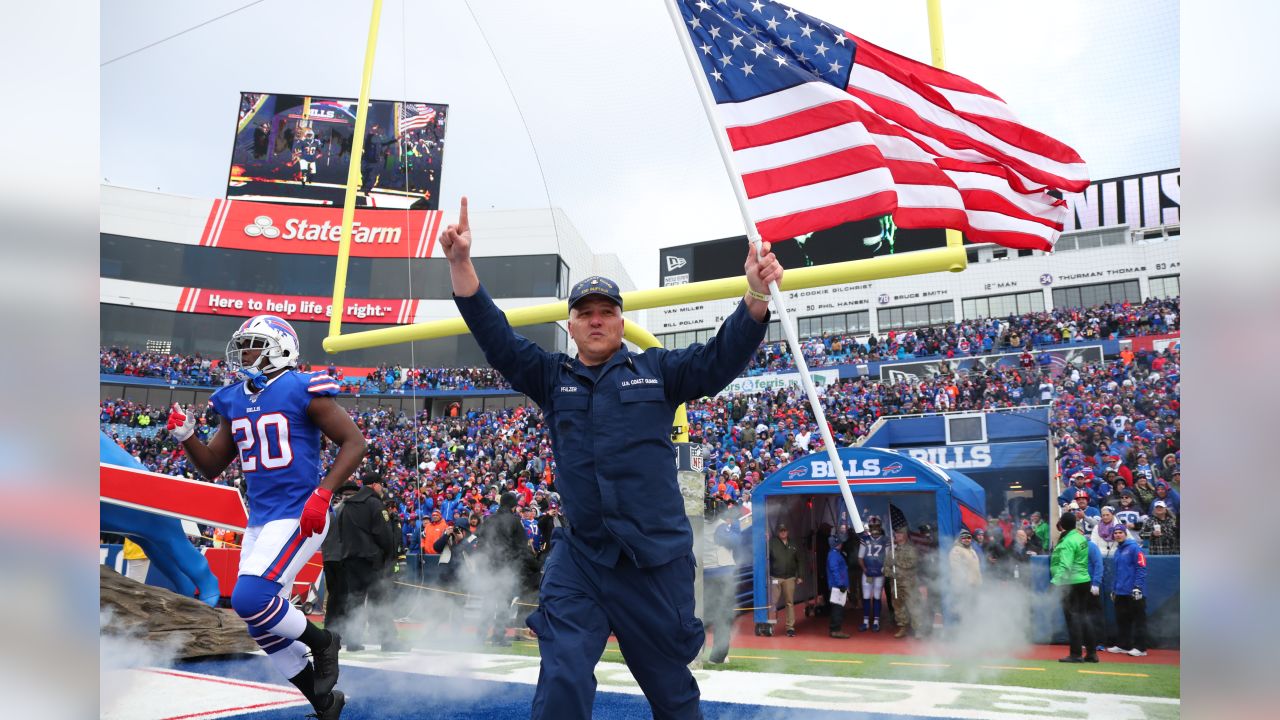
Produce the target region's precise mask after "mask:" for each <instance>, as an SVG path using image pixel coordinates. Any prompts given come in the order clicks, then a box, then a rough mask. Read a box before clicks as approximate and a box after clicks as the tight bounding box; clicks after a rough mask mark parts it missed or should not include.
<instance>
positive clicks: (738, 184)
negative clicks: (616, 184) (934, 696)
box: [665, 0, 866, 536]
mask: <svg viewBox="0 0 1280 720" xmlns="http://www.w3.org/2000/svg"><path fill="white" fill-rule="evenodd" d="M665 3H666V6H667V14H668V15H670V16H671V23H672V25H674V26H675V30H676V37H678V38H679V40H680V48H681V50H683V51H684V59H685V63H686V64H688V66H689V72H690V73H692V74H693V82H694V85H696V86H697V88H698V97H699V98H700V99H701V100H702V109H703V111H704V112H705V113H706V116H707V121H708V122H710V123H711V126H712V130H713V133H712V134H713V135H715V138H716V147H718V148H719V149H720V159H721V160H722V161H724V167H725V170H726V171H727V172H728V174H729V183H730V184H731V185H732V186H733V194H734V196H735V197H736V198H737V200H738V210H739V211H740V212H741V213H742V223H743V225H744V226H746V229H747V240H748V241H749V242H750V243H751V246H752V247H754V248H755V249H756V252H757V253H760V247H761V246H760V232H759V231H758V230H757V229H756V224H755V221H753V220H752V219H751V213H750V211H749V210H748V209H747V191H746V188H745V187H744V186H743V184H742V175H741V174H739V172H738V170H737V167H736V166H735V164H734V161H733V153H732V150H731V149H730V147H729V144H728V136H727V135H726V133H725V129H724V127H723V126H721V124H720V122H719V121H718V120H717V119H716V114H715V112H714V111H713V110H712V108H714V107H715V100H714V99H713V98H712V97H711V90H710V88H709V87H708V86H707V81H706V78H705V76H704V75H703V73H702V69H701V67H700V66H699V63H698V59H697V56H696V55H695V54H694V48H693V41H692V39H691V38H690V37H689V33H687V32H685V29H684V25H683V20H682V19H681V15H680V10H679V9H678V8H676V5H675V0H665ZM769 294H770V295H772V296H773V308H774V310H776V311H777V313H778V319H779V321H781V324H782V330H783V332H784V333H785V334H786V336H787V346H788V347H789V348H791V355H792V357H794V358H795V361H796V369H797V370H799V371H800V382H801V384H803V385H804V392H805V395H806V396H808V398H809V407H810V408H812V409H813V416H814V418H815V419H816V421H817V424H818V432H819V433H821V434H822V442H823V444H824V445H825V446H826V449H827V457H828V458H829V459H830V460H831V466H832V467H833V468H835V472H836V480H837V481H838V482H839V484H840V494H841V495H842V496H843V497H844V504H845V506H846V507H847V508H848V509H849V518H850V522H852V523H853V531H854V532H855V533H857V534H858V535H860V536H861V535H864V534H865V533H866V529H865V528H864V527H863V524H862V516H861V515H859V514H858V506H857V503H855V502H854V500H853V492H852V491H850V490H849V480H848V479H847V478H846V477H845V475H844V464H843V463H842V462H841V461H840V453H839V452H838V451H837V449H836V444H835V440H834V439H833V438H832V437H831V428H830V427H828V426H827V416H826V414H825V413H824V412H823V410H822V403H821V401H820V400H819V399H818V391H817V389H816V388H815V387H814V384H813V377H812V376H811V375H810V374H809V366H808V364H807V363H806V362H805V359H804V353H803V352H801V349H800V340H799V338H798V337H797V336H796V328H795V326H794V325H792V324H791V318H790V316H789V315H790V314H789V313H788V312H787V303H786V296H785V295H783V294H782V291H781V289H779V288H778V284H777V283H776V282H770V283H769Z"/></svg>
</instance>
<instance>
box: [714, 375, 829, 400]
mask: <svg viewBox="0 0 1280 720" xmlns="http://www.w3.org/2000/svg"><path fill="white" fill-rule="evenodd" d="M809 376H810V377H812V378H813V384H814V386H815V387H822V386H823V385H827V384H830V383H833V382H835V381H836V380H838V379H840V373H838V372H811V373H809ZM799 387H803V384H802V383H801V382H800V373H777V374H770V375H756V376H754V377H741V378H737V379H735V380H734V381H733V382H731V383H729V385H728V387H726V388H725V389H724V390H721V391H720V395H728V394H729V393H758V392H764V391H766V390H781V389H786V388H799Z"/></svg>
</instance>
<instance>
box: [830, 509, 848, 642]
mask: <svg viewBox="0 0 1280 720" xmlns="http://www.w3.org/2000/svg"><path fill="white" fill-rule="evenodd" d="M828 542H829V543H830V545H831V549H830V550H828V551H827V586H828V587H830V588H831V591H832V592H831V597H832V600H831V603H830V606H831V622H830V623H829V625H828V629H829V631H830V634H831V637H833V638H838V639H841V640H844V639H848V638H849V633H847V632H845V631H844V604H845V602H847V601H848V599H849V565H848V564H847V562H846V561H845V556H844V547H843V546H844V541H843V538H842V537H841V536H840V535H838V534H832V535H831V537H830V538H828ZM836 591H839V592H840V594H841V597H840V600H841V602H836Z"/></svg>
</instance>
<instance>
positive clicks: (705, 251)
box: [658, 215, 947, 286]
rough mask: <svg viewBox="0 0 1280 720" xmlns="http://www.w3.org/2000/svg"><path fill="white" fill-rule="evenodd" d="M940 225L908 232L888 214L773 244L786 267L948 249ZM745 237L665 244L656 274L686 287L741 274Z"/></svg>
mask: <svg viewBox="0 0 1280 720" xmlns="http://www.w3.org/2000/svg"><path fill="white" fill-rule="evenodd" d="M946 245H947V232H946V230H941V229H925V230H907V229H904V228H899V227H897V226H896V225H895V224H894V222H893V219H892V218H891V217H890V216H888V215H885V216H883V217H879V218H869V219H866V220H859V221H857V222H851V223H845V224H843V225H837V226H836V227H833V228H829V229H827V230H820V231H818V232H815V233H811V234H809V235H805V236H802V237H798V238H795V239H793V240H782V241H779V242H776V243H774V244H773V252H774V254H776V255H777V256H778V261H779V262H781V263H782V266H783V267H784V268H799V267H809V266H811V265H827V264H830V263H837V262H845V261H848V260H865V259H867V258H873V257H881V256H886V255H896V254H901V253H907V252H916V251H918V250H932V249H935V248H941V247H946ZM746 256H747V237H746V236H745V235H737V236H735V237H729V238H723V239H720V240H709V241H707V242H701V243H693V244H691V245H677V246H675V247H669V248H664V249H663V250H662V251H660V252H659V253H658V263H659V268H658V276H659V278H661V280H660V282H661V284H662V285H663V286H668V285H682V284H684V283H690V282H702V281H704V280H718V279H720V278H726V277H735V276H738V275H741V274H742V263H743V261H744V260H746Z"/></svg>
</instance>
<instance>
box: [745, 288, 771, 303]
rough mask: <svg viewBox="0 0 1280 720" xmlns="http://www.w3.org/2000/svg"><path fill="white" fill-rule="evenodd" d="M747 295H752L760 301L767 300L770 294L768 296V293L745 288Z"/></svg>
mask: <svg viewBox="0 0 1280 720" xmlns="http://www.w3.org/2000/svg"><path fill="white" fill-rule="evenodd" d="M747 297H753V298H755V299H756V300H759V301H760V302H769V298H770V297H771V296H769V295H765V294H764V293H759V292H756V291H755V290H752V289H751V288H747Z"/></svg>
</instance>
